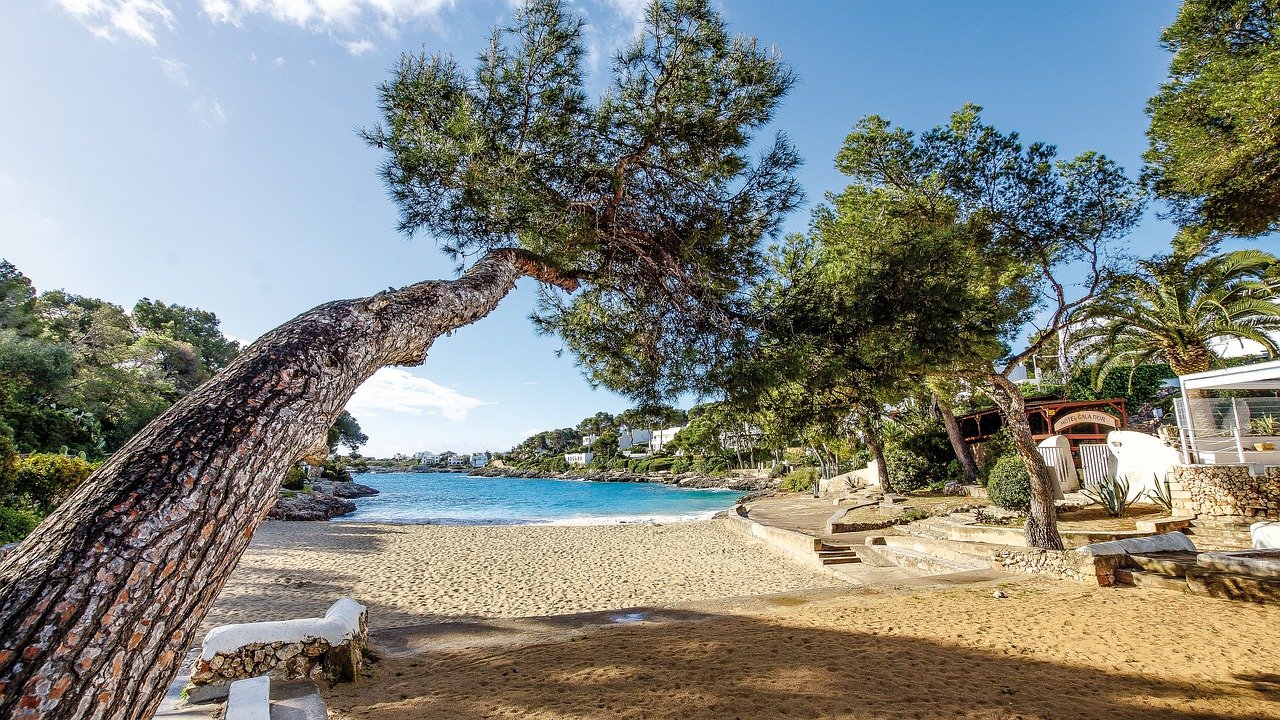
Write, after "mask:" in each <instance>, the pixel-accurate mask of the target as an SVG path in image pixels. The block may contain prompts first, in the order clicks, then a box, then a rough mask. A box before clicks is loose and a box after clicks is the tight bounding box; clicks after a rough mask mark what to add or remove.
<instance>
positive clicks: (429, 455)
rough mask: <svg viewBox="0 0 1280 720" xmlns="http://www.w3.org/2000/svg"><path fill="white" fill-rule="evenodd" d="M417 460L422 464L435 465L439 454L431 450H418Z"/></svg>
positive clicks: (438, 460) (438, 459)
mask: <svg viewBox="0 0 1280 720" xmlns="http://www.w3.org/2000/svg"><path fill="white" fill-rule="evenodd" d="M418 462H420V463H422V464H423V465H435V464H436V463H438V462H440V456H439V455H437V454H435V453H433V452H420V453H418Z"/></svg>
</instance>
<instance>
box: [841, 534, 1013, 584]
mask: <svg viewBox="0 0 1280 720" xmlns="http://www.w3.org/2000/svg"><path fill="white" fill-rule="evenodd" d="M857 551H858V554H859V555H861V556H862V561H863V562H865V563H867V564H868V565H875V566H877V567H890V566H893V565H897V566H899V567H906V568H911V569H914V570H920V571H922V572H925V573H928V574H930V575H942V574H948V573H955V572H967V571H970V570H989V569H991V560H990V557H988V556H987V554H986V552H985V550H984V549H983V548H982V547H980V546H978V545H976V544H972V543H959V542H954V541H951V540H941V539H938V538H932V537H924V536H907V535H898V536H895V535H886V536H884V537H870V538H867V544H866V545H863V546H861V547H859V548H858V549H857Z"/></svg>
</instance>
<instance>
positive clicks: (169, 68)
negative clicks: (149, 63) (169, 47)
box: [156, 58, 191, 87]
mask: <svg viewBox="0 0 1280 720" xmlns="http://www.w3.org/2000/svg"><path fill="white" fill-rule="evenodd" d="M156 60H157V61H158V62H159V63H160V69H161V70H162V71H163V72H164V76H165V77H167V78H169V79H170V80H172V81H174V82H176V83H178V84H179V85H181V86H182V87H188V86H189V85H191V78H189V77H187V64H186V63H184V62H182V61H181V60H177V59H174V58H156Z"/></svg>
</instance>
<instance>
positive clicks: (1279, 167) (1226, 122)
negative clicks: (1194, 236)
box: [1145, 0, 1280, 236]
mask: <svg viewBox="0 0 1280 720" xmlns="http://www.w3.org/2000/svg"><path fill="white" fill-rule="evenodd" d="M1162 40H1163V44H1164V47H1165V48H1166V49H1168V50H1171V51H1172V52H1173V53H1174V55H1173V61H1172V63H1171V64H1170V66H1169V79H1168V81H1166V82H1165V83H1164V84H1163V85H1161V86H1160V92H1159V93H1157V94H1156V95H1155V96H1154V97H1152V98H1151V100H1150V102H1149V103H1148V104H1147V113H1148V114H1149V115H1150V116H1151V127H1150V130H1149V131H1148V135H1149V137H1150V139H1151V146H1150V149H1149V150H1148V151H1147V153H1146V156H1145V157H1146V161H1147V163H1148V170H1147V179H1148V181H1149V183H1150V185H1151V188H1152V189H1153V190H1154V191H1155V194H1156V195H1157V196H1159V197H1160V198H1162V199H1164V200H1165V201H1167V202H1168V203H1169V204H1170V206H1171V207H1172V209H1173V213H1172V214H1173V216H1174V218H1175V219H1176V220H1177V221H1178V222H1179V223H1181V224H1183V225H1199V226H1202V227H1205V228H1207V229H1209V230H1213V231H1218V232H1225V233H1228V234H1232V235H1240V236H1254V235H1262V234H1265V233H1269V232H1274V231H1276V230H1277V229H1280V2H1276V0H1184V2H1183V3H1182V9H1181V10H1180V11H1179V13H1178V18H1177V20H1176V21H1175V22H1174V23H1173V25H1171V26H1169V27H1168V28H1167V29H1166V30H1165V31H1164V34H1163V36H1162Z"/></svg>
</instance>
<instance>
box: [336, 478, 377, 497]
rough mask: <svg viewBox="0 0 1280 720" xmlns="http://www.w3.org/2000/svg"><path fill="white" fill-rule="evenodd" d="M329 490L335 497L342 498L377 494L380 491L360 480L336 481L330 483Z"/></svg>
mask: <svg viewBox="0 0 1280 720" xmlns="http://www.w3.org/2000/svg"><path fill="white" fill-rule="evenodd" d="M329 492H330V494H332V495H333V496H335V497H340V498H348V499H350V498H362V497H371V496H373V495H377V494H378V491H377V490H374V489H373V488H371V487H369V486H368V485H361V484H360V483H358V482H351V481H346V482H335V483H330V486H329Z"/></svg>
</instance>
